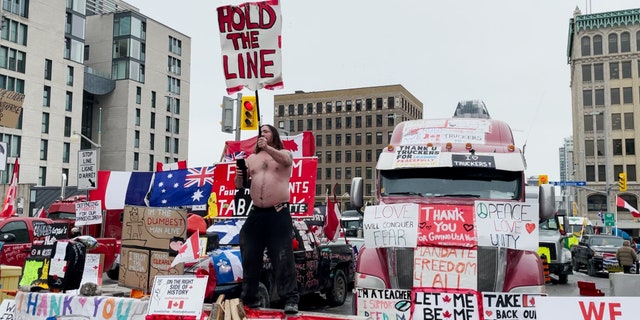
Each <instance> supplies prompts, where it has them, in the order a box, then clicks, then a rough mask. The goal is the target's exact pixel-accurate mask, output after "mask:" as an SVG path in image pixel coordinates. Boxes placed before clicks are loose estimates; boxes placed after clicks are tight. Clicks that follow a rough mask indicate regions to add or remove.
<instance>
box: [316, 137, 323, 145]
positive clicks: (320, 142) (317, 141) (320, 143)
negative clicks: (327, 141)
mask: <svg viewBox="0 0 640 320" xmlns="http://www.w3.org/2000/svg"><path fill="white" fill-rule="evenodd" d="M316 146H318V147H322V135H321V134H316Z"/></svg>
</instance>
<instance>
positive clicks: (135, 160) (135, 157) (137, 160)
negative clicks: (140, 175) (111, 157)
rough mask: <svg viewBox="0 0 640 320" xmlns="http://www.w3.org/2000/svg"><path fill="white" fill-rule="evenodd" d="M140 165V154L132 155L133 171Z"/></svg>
mask: <svg viewBox="0 0 640 320" xmlns="http://www.w3.org/2000/svg"><path fill="white" fill-rule="evenodd" d="M139 163H140V154H139V153H137V152H134V153H133V170H138V167H139Z"/></svg>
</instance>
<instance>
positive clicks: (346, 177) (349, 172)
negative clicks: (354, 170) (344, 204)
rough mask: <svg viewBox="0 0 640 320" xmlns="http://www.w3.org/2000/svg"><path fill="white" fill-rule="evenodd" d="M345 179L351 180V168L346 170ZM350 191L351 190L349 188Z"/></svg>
mask: <svg viewBox="0 0 640 320" xmlns="http://www.w3.org/2000/svg"><path fill="white" fill-rule="evenodd" d="M344 178H345V179H351V167H346V168H344ZM347 190H349V188H347Z"/></svg>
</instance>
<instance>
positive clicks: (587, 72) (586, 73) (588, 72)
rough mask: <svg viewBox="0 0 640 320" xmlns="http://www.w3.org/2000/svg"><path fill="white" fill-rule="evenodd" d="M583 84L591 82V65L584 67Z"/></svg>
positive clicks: (584, 65)
mask: <svg viewBox="0 0 640 320" xmlns="http://www.w3.org/2000/svg"><path fill="white" fill-rule="evenodd" d="M582 82H591V65H590V64H583V65H582Z"/></svg>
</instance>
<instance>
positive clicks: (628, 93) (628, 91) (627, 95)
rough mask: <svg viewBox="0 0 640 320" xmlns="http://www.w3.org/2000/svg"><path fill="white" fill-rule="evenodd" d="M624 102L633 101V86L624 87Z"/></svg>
mask: <svg viewBox="0 0 640 320" xmlns="http://www.w3.org/2000/svg"><path fill="white" fill-rule="evenodd" d="M622 103H633V90H632V88H631V87H625V88H622Z"/></svg>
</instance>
